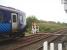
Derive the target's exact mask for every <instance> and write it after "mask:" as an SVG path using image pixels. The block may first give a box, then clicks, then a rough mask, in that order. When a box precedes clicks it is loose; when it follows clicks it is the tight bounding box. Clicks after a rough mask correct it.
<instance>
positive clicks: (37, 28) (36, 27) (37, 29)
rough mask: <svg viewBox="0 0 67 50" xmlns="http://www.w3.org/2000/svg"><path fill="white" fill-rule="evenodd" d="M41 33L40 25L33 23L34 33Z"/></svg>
mask: <svg viewBox="0 0 67 50" xmlns="http://www.w3.org/2000/svg"><path fill="white" fill-rule="evenodd" d="M37 32H39V25H38V24H37V23H35V22H32V33H33V34H35V33H37Z"/></svg>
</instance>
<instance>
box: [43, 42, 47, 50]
mask: <svg viewBox="0 0 67 50" xmlns="http://www.w3.org/2000/svg"><path fill="white" fill-rule="evenodd" d="M43 50H48V42H47V41H45V42H44V43H43Z"/></svg>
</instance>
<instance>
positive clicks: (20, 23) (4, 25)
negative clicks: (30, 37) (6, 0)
mask: <svg viewBox="0 0 67 50" xmlns="http://www.w3.org/2000/svg"><path fill="white" fill-rule="evenodd" d="M25 29H26V17H25V13H24V12H22V11H20V10H17V9H15V8H11V7H6V6H2V5H0V37H19V36H24V32H25Z"/></svg>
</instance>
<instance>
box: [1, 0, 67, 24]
mask: <svg viewBox="0 0 67 50" xmlns="http://www.w3.org/2000/svg"><path fill="white" fill-rule="evenodd" d="M0 5H4V6H9V7H14V8H16V9H19V10H22V11H24V12H25V13H26V16H30V15H35V16H36V17H37V18H38V19H41V20H47V21H56V22H57V21H60V22H66V23H67V14H66V13H65V11H64V6H63V4H61V0H0Z"/></svg>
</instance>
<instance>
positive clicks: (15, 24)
mask: <svg viewBox="0 0 67 50" xmlns="http://www.w3.org/2000/svg"><path fill="white" fill-rule="evenodd" d="M11 20H12V32H17V30H18V15H17V14H16V13H11Z"/></svg>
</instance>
